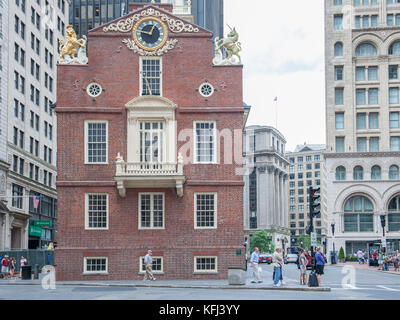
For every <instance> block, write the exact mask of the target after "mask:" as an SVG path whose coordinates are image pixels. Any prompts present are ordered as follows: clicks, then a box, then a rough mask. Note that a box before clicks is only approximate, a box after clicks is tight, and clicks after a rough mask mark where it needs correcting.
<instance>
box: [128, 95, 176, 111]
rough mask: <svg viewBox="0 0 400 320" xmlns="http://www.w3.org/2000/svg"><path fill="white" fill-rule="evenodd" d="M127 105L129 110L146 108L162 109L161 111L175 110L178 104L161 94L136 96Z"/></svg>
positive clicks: (144, 109) (143, 109)
mask: <svg viewBox="0 0 400 320" xmlns="http://www.w3.org/2000/svg"><path fill="white" fill-rule="evenodd" d="M125 107H126V108H127V109H128V110H129V111H135V110H136V111H139V110H141V111H146V110H149V111H150V110H160V111H167V110H168V111H173V110H175V109H176V108H177V105H176V104H175V103H173V102H172V101H171V100H169V99H167V98H164V97H160V96H141V97H136V98H134V99H132V100H131V101H129V102H128V103H127V104H126V105H125Z"/></svg>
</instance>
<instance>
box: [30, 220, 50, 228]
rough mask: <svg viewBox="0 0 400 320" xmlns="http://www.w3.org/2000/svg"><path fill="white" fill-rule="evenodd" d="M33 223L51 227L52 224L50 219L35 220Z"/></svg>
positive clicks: (37, 225)
mask: <svg viewBox="0 0 400 320" xmlns="http://www.w3.org/2000/svg"><path fill="white" fill-rule="evenodd" d="M33 225H34V226H36V227H51V226H52V225H53V224H52V222H51V220H35V221H33Z"/></svg>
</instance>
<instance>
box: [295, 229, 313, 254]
mask: <svg viewBox="0 0 400 320" xmlns="http://www.w3.org/2000/svg"><path fill="white" fill-rule="evenodd" d="M302 242H303V244H301V243H302ZM297 243H298V244H299V245H300V246H301V247H302V248H303V249H306V250H310V249H311V236H309V235H307V234H305V233H303V234H302V235H300V237H299V238H298V239H297Z"/></svg>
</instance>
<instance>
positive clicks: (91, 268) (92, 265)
mask: <svg viewBox="0 0 400 320" xmlns="http://www.w3.org/2000/svg"><path fill="white" fill-rule="evenodd" d="M107 270H108V258H102V257H90V258H88V257H87V258H84V273H107Z"/></svg>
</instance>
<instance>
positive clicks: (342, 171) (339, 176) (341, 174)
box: [336, 166, 346, 181]
mask: <svg viewBox="0 0 400 320" xmlns="http://www.w3.org/2000/svg"><path fill="white" fill-rule="evenodd" d="M336 180H337V181H343V180H346V168H345V167H343V166H340V167H337V168H336Z"/></svg>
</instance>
